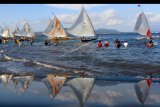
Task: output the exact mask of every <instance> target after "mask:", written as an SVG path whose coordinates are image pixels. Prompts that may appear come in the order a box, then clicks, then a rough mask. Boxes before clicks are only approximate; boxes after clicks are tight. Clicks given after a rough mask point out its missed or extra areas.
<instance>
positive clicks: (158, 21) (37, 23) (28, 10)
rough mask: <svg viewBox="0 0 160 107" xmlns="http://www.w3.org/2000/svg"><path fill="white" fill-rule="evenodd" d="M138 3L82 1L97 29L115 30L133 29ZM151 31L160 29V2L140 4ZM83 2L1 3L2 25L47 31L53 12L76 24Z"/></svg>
mask: <svg viewBox="0 0 160 107" xmlns="http://www.w3.org/2000/svg"><path fill="white" fill-rule="evenodd" d="M137 5H138V4H83V6H84V7H85V9H86V11H87V13H88V15H89V18H90V20H91V22H92V24H93V26H94V28H95V29H100V28H105V29H115V30H118V31H121V32H134V26H135V23H136V20H137V16H138V15H139V14H140V13H141V12H142V10H141V8H140V7H138V6H137ZM141 7H142V8H143V11H144V13H145V14H146V17H147V20H148V23H149V25H150V27H151V31H152V32H160V4H141ZM81 9H82V4H0V16H1V17H0V26H1V27H4V26H8V27H9V28H10V29H11V30H14V29H15V26H18V27H19V28H22V26H23V24H24V23H25V22H26V21H27V22H28V23H29V24H30V25H31V27H32V29H33V31H35V32H38V31H44V30H45V28H46V27H47V25H48V23H49V18H51V17H52V16H53V14H52V13H54V14H55V15H56V16H57V18H58V19H59V20H60V22H61V23H62V25H63V27H65V28H69V27H71V26H72V25H73V23H74V22H75V20H76V18H77V17H78V15H79V14H80V11H81Z"/></svg>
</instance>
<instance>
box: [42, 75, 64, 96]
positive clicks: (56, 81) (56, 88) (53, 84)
mask: <svg viewBox="0 0 160 107" xmlns="http://www.w3.org/2000/svg"><path fill="white" fill-rule="evenodd" d="M42 81H43V82H44V83H45V85H46V86H47V88H48V91H49V95H50V96H52V97H53V98H54V97H56V95H57V94H58V93H59V92H60V90H61V88H62V87H63V85H64V83H65V81H66V77H59V76H56V77H55V76H53V75H49V76H48V77H47V78H44V79H43V80H42Z"/></svg>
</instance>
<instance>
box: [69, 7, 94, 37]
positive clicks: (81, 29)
mask: <svg viewBox="0 0 160 107" xmlns="http://www.w3.org/2000/svg"><path fill="white" fill-rule="evenodd" d="M67 32H68V33H69V34H71V35H73V36H79V37H83V36H84V37H95V36H96V33H95V31H94V28H93V25H92V23H91V21H90V19H89V16H88V15H87V12H86V11H85V9H84V7H82V10H81V13H80V15H79V17H78V18H77V20H76V21H75V23H74V24H73V26H72V27H71V28H69V29H67Z"/></svg>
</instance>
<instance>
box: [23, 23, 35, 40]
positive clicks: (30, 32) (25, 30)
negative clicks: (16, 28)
mask: <svg viewBox="0 0 160 107" xmlns="http://www.w3.org/2000/svg"><path fill="white" fill-rule="evenodd" d="M21 36H24V37H30V38H32V37H35V34H34V32H33V30H32V28H31V26H30V25H29V24H28V23H25V24H24V26H23V28H22V30H21Z"/></svg>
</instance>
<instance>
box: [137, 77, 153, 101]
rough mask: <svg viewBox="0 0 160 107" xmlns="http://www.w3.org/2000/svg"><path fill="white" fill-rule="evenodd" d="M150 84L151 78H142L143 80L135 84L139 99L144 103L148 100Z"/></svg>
mask: <svg viewBox="0 0 160 107" xmlns="http://www.w3.org/2000/svg"><path fill="white" fill-rule="evenodd" d="M150 86H151V80H150V79H146V80H142V81H140V82H138V83H137V84H135V91H136V95H137V97H138V100H139V101H140V102H141V103H142V104H144V102H145V101H146V98H147V96H148V93H149V90H150Z"/></svg>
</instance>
